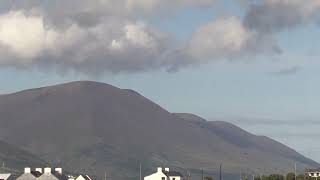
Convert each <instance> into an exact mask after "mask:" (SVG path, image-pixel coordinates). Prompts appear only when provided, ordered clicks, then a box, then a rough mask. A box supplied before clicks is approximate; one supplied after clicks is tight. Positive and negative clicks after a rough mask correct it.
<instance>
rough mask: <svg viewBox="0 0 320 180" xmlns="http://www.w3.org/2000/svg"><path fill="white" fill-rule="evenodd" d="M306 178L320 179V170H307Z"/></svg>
mask: <svg viewBox="0 0 320 180" xmlns="http://www.w3.org/2000/svg"><path fill="white" fill-rule="evenodd" d="M305 175H306V177H315V178H318V177H320V168H318V169H306V171H305Z"/></svg>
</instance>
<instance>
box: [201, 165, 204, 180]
mask: <svg viewBox="0 0 320 180" xmlns="http://www.w3.org/2000/svg"><path fill="white" fill-rule="evenodd" d="M203 179H204V178H203V168H202V169H201V180H203Z"/></svg>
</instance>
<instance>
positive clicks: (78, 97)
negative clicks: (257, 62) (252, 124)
mask: <svg viewBox="0 0 320 180" xmlns="http://www.w3.org/2000/svg"><path fill="white" fill-rule="evenodd" d="M0 124H1V126H0V139H2V140H4V141H6V142H9V143H11V144H14V145H15V146H18V147H20V148H24V149H25V150H27V151H29V152H32V153H33V154H36V155H37V156H39V157H40V158H42V159H45V160H46V161H48V162H50V163H54V164H58V165H61V166H63V167H64V168H66V169H68V170H71V171H73V172H77V171H81V172H88V173H91V174H92V173H93V174H95V175H98V176H103V175H104V172H105V171H107V173H108V176H109V178H131V179H134V178H137V177H138V176H139V163H142V165H143V173H148V172H150V171H152V170H153V168H154V167H156V166H160V165H161V166H170V167H172V168H174V169H178V170H181V171H182V172H186V170H187V169H188V170H190V171H192V172H193V173H199V169H200V168H203V169H204V170H205V172H206V173H215V172H217V169H218V166H219V164H220V163H223V167H224V172H225V173H228V174H235V173H236V174H238V172H239V171H250V172H256V173H258V172H259V173H271V172H284V171H288V170H291V169H292V165H293V164H294V163H295V162H296V163H297V164H298V167H301V168H304V167H315V166H318V165H319V164H318V163H316V162H314V161H312V160H310V159H308V158H306V157H304V156H302V155H301V154H299V153H297V152H296V151H294V150H293V149H291V148H289V147H286V146H285V145H283V144H281V143H279V142H276V141H274V140H272V139H269V138H267V137H262V136H255V135H253V134H250V133H248V132H246V131H244V130H242V129H240V128H238V127H236V126H234V125H232V124H229V123H226V122H221V121H206V120H205V119H203V118H201V117H198V116H195V115H191V114H186V113H184V114H174V113H170V112H168V111H167V110H165V109H163V108H162V107H160V106H159V105H157V104H155V103H153V102H152V101H150V100H149V99H147V98H145V97H143V96H142V95H140V94H139V93H137V92H135V91H133V90H126V89H120V88H117V87H114V86H111V85H108V84H104V83H97V82H90V81H80V82H71V83H67V84H60V85H55V86H49V87H43V88H37V89H31V90H25V91H21V92H17V93H13V94H7V95H0Z"/></svg>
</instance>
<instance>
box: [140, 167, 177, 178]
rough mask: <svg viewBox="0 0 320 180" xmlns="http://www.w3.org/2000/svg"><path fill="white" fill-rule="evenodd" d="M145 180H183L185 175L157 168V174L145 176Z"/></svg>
mask: <svg viewBox="0 0 320 180" xmlns="http://www.w3.org/2000/svg"><path fill="white" fill-rule="evenodd" d="M144 180H183V175H182V174H181V173H179V172H176V171H170V169H169V168H161V167H158V168H157V172H155V173H153V174H151V175H149V176H145V177H144Z"/></svg>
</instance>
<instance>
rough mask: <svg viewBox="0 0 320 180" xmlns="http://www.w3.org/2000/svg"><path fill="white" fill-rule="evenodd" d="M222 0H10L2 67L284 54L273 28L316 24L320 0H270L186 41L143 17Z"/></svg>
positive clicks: (176, 64) (146, 67) (97, 67)
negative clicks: (162, 29) (243, 14)
mask: <svg viewBox="0 0 320 180" xmlns="http://www.w3.org/2000/svg"><path fill="white" fill-rule="evenodd" d="M214 4H215V0H174V1H172V0H170V1H169V0H90V1H88V0H70V1H62V0H58V1H40V0H39V1H38V0H24V1H22V0H15V1H11V0H10V1H9V0H3V1H2V2H1V5H2V6H1V8H0V52H1V55H2V56H1V57H0V67H17V68H25V67H39V66H41V67H42V66H45V67H49V68H57V69H59V70H63V71H68V70H73V71H76V72H81V73H85V74H88V75H99V74H102V73H105V72H111V73H131V72H141V71H150V70H155V69H165V70H168V71H175V70H177V69H179V68H181V67H184V66H189V65H194V64H202V63H210V62H212V61H217V60H223V59H241V58H243V57H254V56H256V55H261V54H265V53H281V48H280V47H279V46H278V45H277V43H276V40H275V38H274V36H273V34H274V33H276V32H280V31H282V30H285V29H288V28H294V27H296V26H298V25H301V24H304V23H308V22H315V21H317V18H318V12H319V8H320V3H318V1H313V0H307V1H302V0H290V1H289V0H266V1H262V2H259V3H256V4H250V3H249V5H248V6H247V7H248V9H247V11H246V15H245V16H244V18H243V19H241V18H239V17H235V16H229V17H219V18H216V19H213V20H212V21H210V22H208V23H207V24H204V25H202V26H200V27H198V28H197V29H196V30H195V31H194V32H193V33H192V34H191V36H190V37H189V38H188V39H187V40H185V41H178V40H177V39H176V38H175V36H174V35H173V34H170V33H168V32H162V31H160V30H159V29H157V28H156V27H154V26H150V25H148V24H147V23H145V22H144V19H145V18H146V17H152V16H158V15H159V14H161V13H162V14H163V13H164V14H165V13H177V12H179V11H181V10H182V9H185V8H190V7H199V8H203V7H204V8H205V7H208V6H213V5H214Z"/></svg>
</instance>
